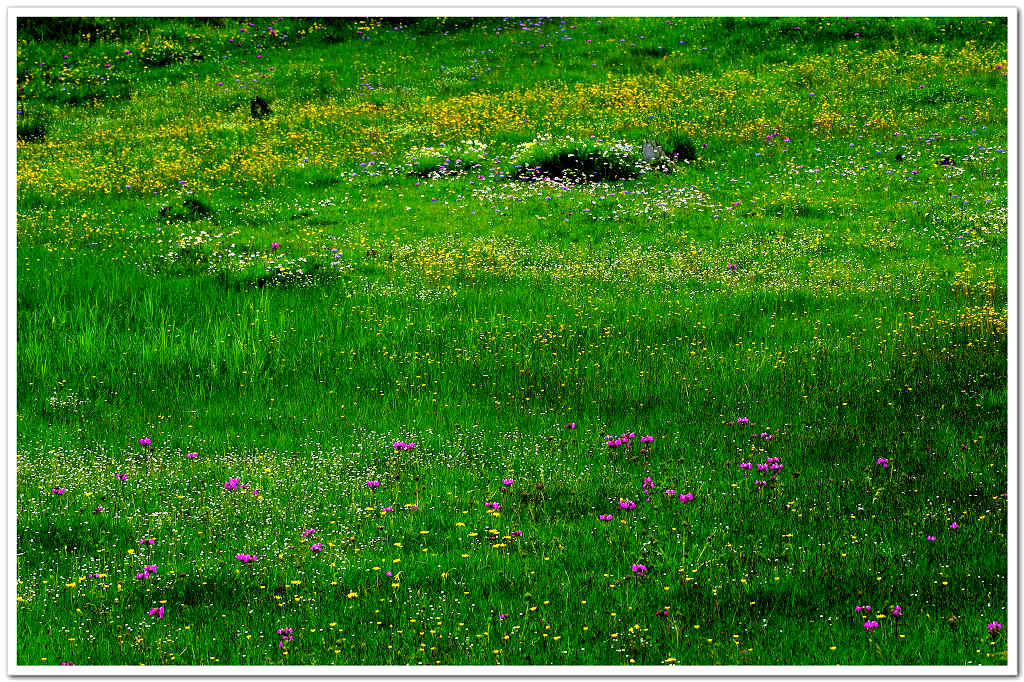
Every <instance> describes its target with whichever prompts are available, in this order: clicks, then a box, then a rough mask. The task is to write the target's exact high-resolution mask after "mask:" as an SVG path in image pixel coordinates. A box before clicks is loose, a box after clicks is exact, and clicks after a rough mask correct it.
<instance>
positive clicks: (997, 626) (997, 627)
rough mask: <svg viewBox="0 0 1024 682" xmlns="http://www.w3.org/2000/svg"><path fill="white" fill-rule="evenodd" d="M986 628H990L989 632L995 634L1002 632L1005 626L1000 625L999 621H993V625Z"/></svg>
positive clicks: (990, 624)
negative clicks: (997, 631)
mask: <svg viewBox="0 0 1024 682" xmlns="http://www.w3.org/2000/svg"><path fill="white" fill-rule="evenodd" d="M985 627H987V628H988V631H989V632H992V633H994V632H995V631H996V630H1002V629H1003V624H1002V623H1000V622H999V621H992V622H991V623H989V624H988V625H986V626H985Z"/></svg>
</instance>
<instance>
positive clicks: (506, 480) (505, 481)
mask: <svg viewBox="0 0 1024 682" xmlns="http://www.w3.org/2000/svg"><path fill="white" fill-rule="evenodd" d="M515 482H516V481H515V479H514V478H503V479H501V484H502V485H512V484H513V483H515Z"/></svg>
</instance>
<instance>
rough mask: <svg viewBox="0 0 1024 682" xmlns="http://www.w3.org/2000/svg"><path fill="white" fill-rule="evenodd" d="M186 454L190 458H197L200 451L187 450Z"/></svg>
mask: <svg viewBox="0 0 1024 682" xmlns="http://www.w3.org/2000/svg"><path fill="white" fill-rule="evenodd" d="M185 456H186V457H188V458H189V459H195V458H196V457H198V456H199V453H198V452H186V453H185Z"/></svg>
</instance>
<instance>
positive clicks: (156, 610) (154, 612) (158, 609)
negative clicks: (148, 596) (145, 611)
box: [149, 606, 164, 618]
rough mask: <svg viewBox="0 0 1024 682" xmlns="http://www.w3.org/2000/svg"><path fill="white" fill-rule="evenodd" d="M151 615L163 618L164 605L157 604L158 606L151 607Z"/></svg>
mask: <svg viewBox="0 0 1024 682" xmlns="http://www.w3.org/2000/svg"><path fill="white" fill-rule="evenodd" d="M149 615H151V616H156V617H157V618H163V617H164V607H162V606H157V607H156V608H153V609H150V610H149Z"/></svg>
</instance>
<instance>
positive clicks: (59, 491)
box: [50, 488, 68, 495]
mask: <svg viewBox="0 0 1024 682" xmlns="http://www.w3.org/2000/svg"><path fill="white" fill-rule="evenodd" d="M67 491H68V489H67V488H54V489H53V490H51V491H50V492H51V493H53V494H54V495H63V494H64V493H66V492H67Z"/></svg>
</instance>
